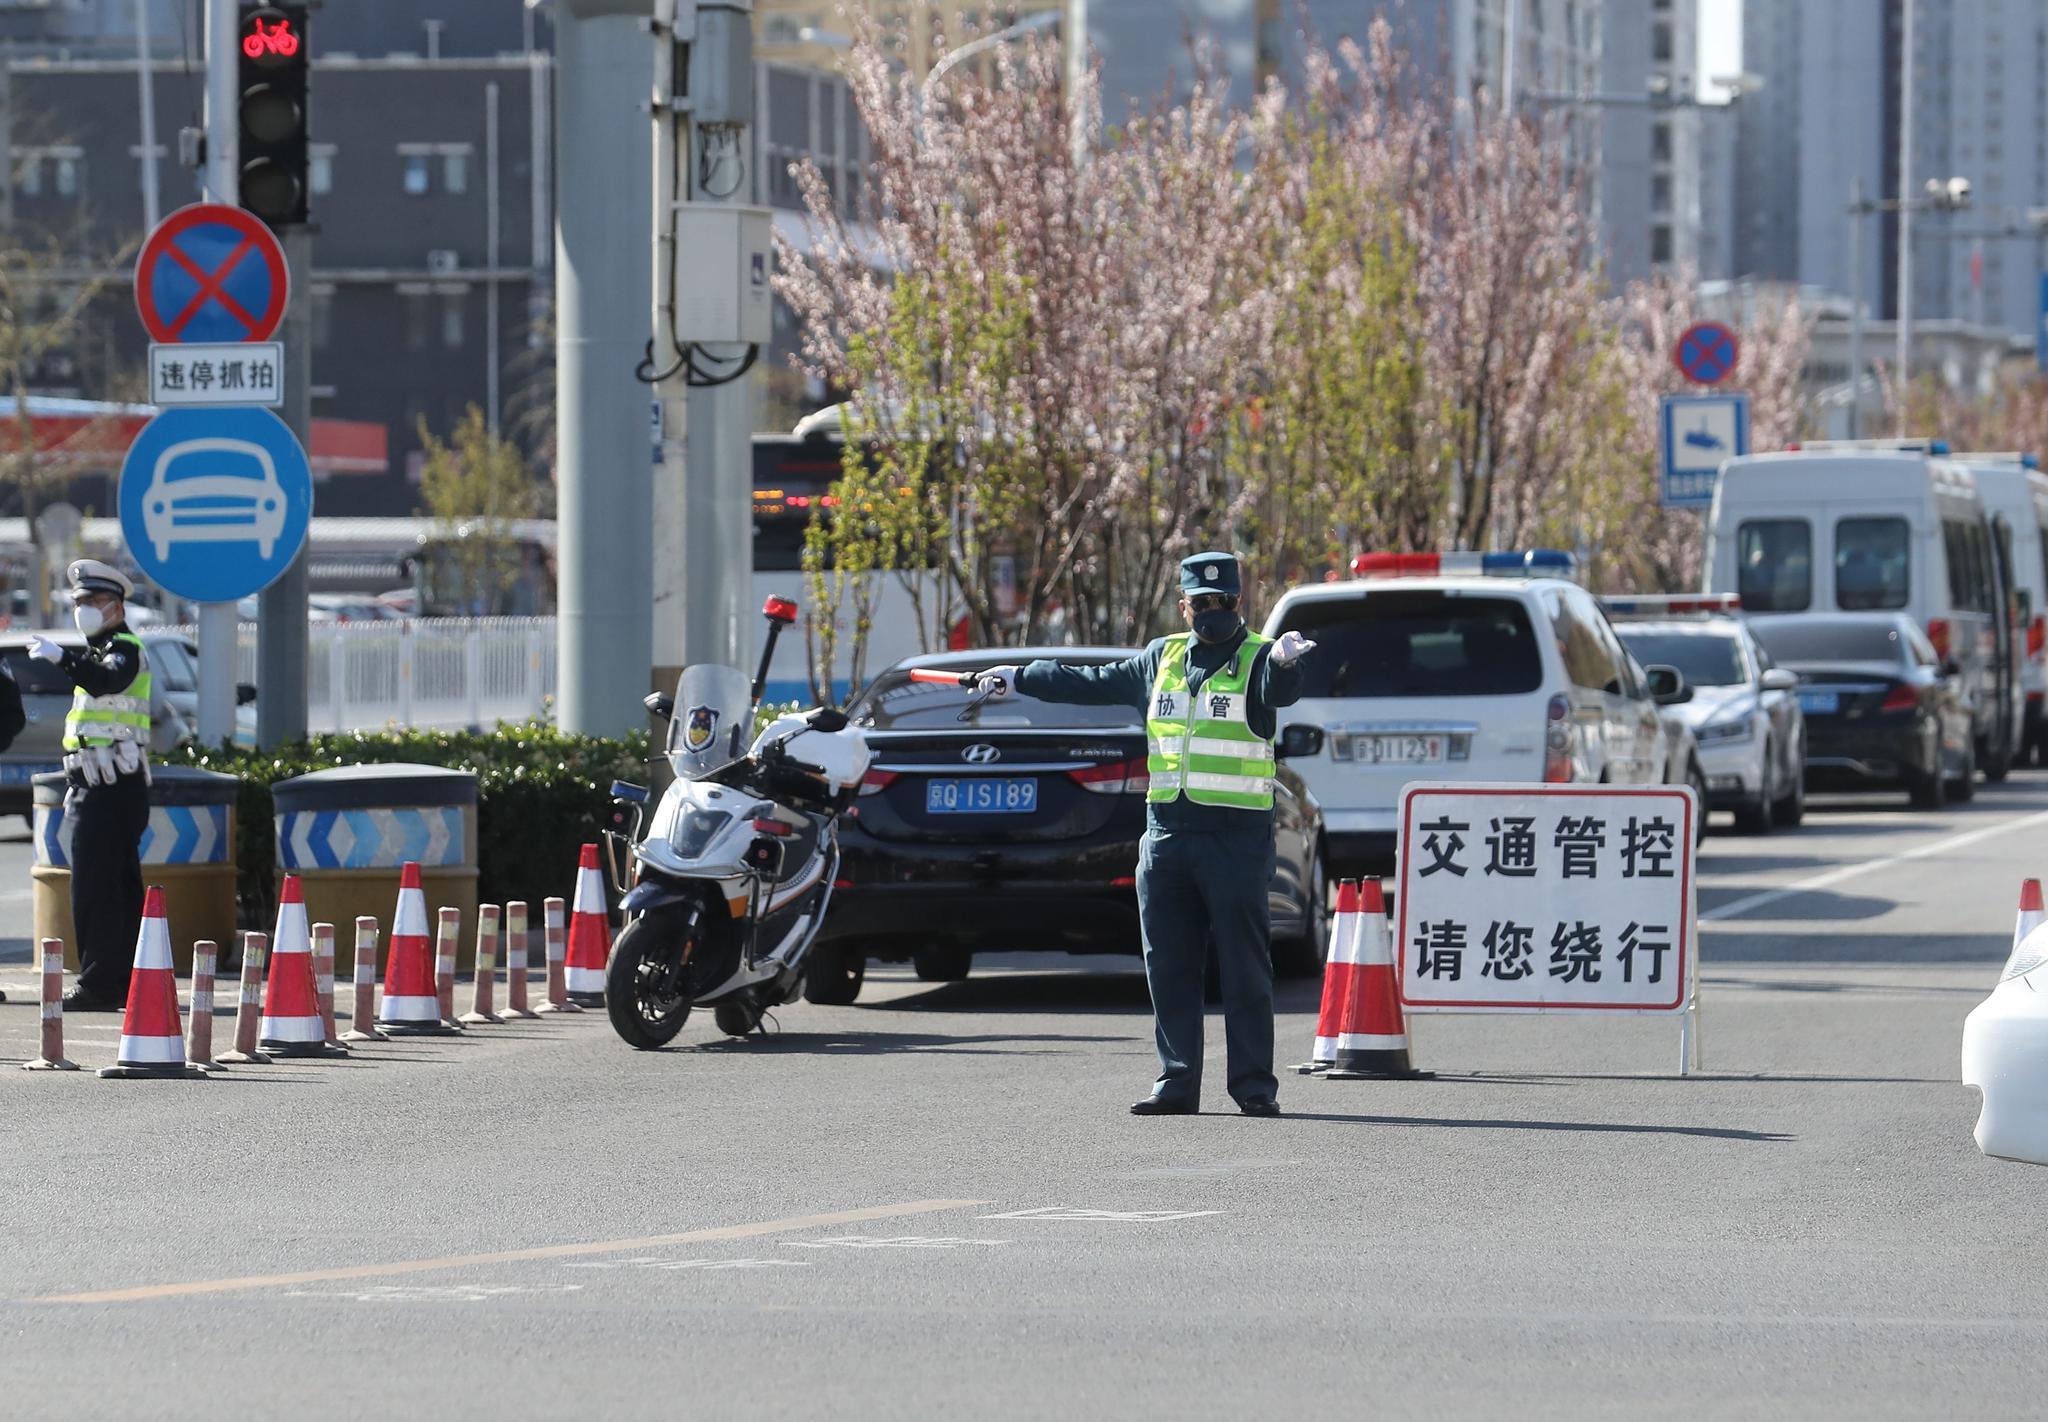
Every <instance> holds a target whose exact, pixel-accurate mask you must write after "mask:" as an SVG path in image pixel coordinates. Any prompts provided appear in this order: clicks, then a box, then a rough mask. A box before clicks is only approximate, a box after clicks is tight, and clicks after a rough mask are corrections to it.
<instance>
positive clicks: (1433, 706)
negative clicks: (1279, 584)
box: [1265, 549, 1687, 874]
mask: <svg viewBox="0 0 2048 1422" xmlns="http://www.w3.org/2000/svg"><path fill="white" fill-rule="evenodd" d="M1352 571H1353V572H1354V573H1356V574H1357V578H1356V580H1355V581H1352V582H1344V583H1322V584H1310V585H1307V586H1304V587H1297V588H1292V589H1289V590H1288V592H1287V593H1286V594H1285V595H1284V596H1283V597H1281V599H1280V601H1279V603H1278V604H1277V605H1276V606H1275V607H1274V608H1273V611H1272V615H1271V616H1269V617H1268V618H1267V619H1266V626H1265V632H1266V635H1267V636H1269V637H1277V636H1279V635H1280V634H1281V633H1282V632H1285V631H1290V630H1293V631H1299V632H1300V633H1302V635H1304V636H1306V637H1309V638H1311V639H1313V640H1314V641H1315V643H1316V650H1315V651H1314V652H1312V653H1311V654H1310V655H1309V657H1308V658H1307V660H1306V661H1304V662H1303V664H1302V666H1303V669H1304V674H1305V677H1306V684H1305V686H1304V689H1303V696H1302V699H1301V700H1300V701H1299V702H1297V703H1296V704H1295V705H1294V706H1292V707H1290V708H1287V709H1286V710H1283V711H1282V712H1281V715H1280V721H1281V725H1282V726H1283V727H1285V726H1287V725H1291V724H1301V723H1307V724H1313V725H1316V726H1319V727H1320V728H1321V729H1322V732H1323V745H1322V748H1321V749H1320V750H1319V751H1317V752H1316V753H1315V754H1314V755H1309V756H1292V757H1290V758H1289V761H1288V764H1289V765H1290V766H1291V767H1292V768H1293V769H1294V770H1295V771H1296V772H1297V773H1298V774H1299V775H1300V776H1301V777H1302V779H1303V780H1304V781H1306V782H1307V783H1308V787H1309V789H1310V791H1311V792H1312V793H1313V794H1314V795H1315V798H1316V800H1317V802H1318V803H1319V804H1321V806H1322V807H1323V820H1324V824H1325V826H1326V830H1327V840H1328V843H1329V846H1330V858H1331V869H1332V872H1335V873H1342V874H1386V873H1391V872H1392V871H1393V869H1394V854H1395V839H1396V830H1395V823H1396V815H1397V809H1398V802H1399V800H1400V795H1401V788H1402V787H1403V786H1404V785H1406V784H1408V783H1409V782H1410V781H1414V780H1474V781H1488V780H1500V781H1523V782H1529V781H1552V782H1585V783H1597V782H1601V781H1607V782H1612V783H1614V784H1636V785H1640V784H1656V783H1661V782H1664V781H1665V780H1666V779H1667V777H1668V778H1682V776H1683V769H1682V768H1680V769H1678V770H1677V771H1675V772H1674V770H1673V767H1672V764H1671V757H1670V756H1669V754H1668V750H1667V742H1666V739H1665V735H1664V729H1663V725H1662V723H1661V721H1660V719H1659V706H1660V703H1666V702H1676V701H1680V700H1682V699H1683V698H1684V697H1685V695H1686V690H1687V689H1686V686H1685V679H1684V677H1683V676H1682V675H1681V674H1680V673H1679V672H1678V671H1677V670H1676V669H1675V668H1673V667H1669V666H1662V665H1660V666H1653V667H1650V668H1649V670H1648V671H1647V672H1645V671H1644V670H1643V669H1642V668H1641V667H1639V666H1637V664H1636V660H1635V659H1634V658H1633V657H1631V656H1630V655H1629V653H1628V651H1627V649H1626V648H1624V647H1623V646H1622V644H1621V639H1620V638H1619V637H1617V636H1616V635H1615V631H1614V628H1613V627H1612V626H1611V625H1610V624H1609V622H1608V620H1607V615H1606V614H1605V613H1604V612H1602V611H1601V610H1600V605H1599V603H1598V602H1596V601H1595V600H1594V598H1593V597H1592V595H1591V594H1589V593H1588V592H1586V590H1585V589H1584V588H1581V587H1580V586H1579V585H1578V584H1577V583H1576V582H1574V581H1573V580H1572V579H1573V578H1574V577H1575V576H1576V573H1577V565H1576V561H1575V560H1574V559H1573V558H1572V557H1571V555H1570V554H1568V553H1561V552H1557V551H1554V550H1549V549H1537V550H1533V551H1529V552H1526V553H1442V554H1438V553H1367V554H1364V555H1362V556H1360V557H1359V558H1357V559H1355V560H1354V561H1353V563H1352Z"/></svg>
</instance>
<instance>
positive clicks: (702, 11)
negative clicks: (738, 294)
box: [645, 0, 796, 691]
mask: <svg viewBox="0 0 2048 1422" xmlns="http://www.w3.org/2000/svg"><path fill="white" fill-rule="evenodd" d="M752 8H753V7H752V0H694V3H693V0H663V4H662V5H661V7H660V8H659V10H658V12H657V16H658V17H657V22H656V35H655V38H656V43H657V46H658V49H657V53H656V58H655V66H656V86H655V94H654V104H653V109H654V134H653V142H654V158H655V161H654V168H653V171H654V183H655V192H654V203H653V207H652V212H653V220H654V243H653V246H654V278H653V301H652V307H653V324H654V347H653V353H652V356H651V357H650V359H651V361H652V366H653V368H652V370H651V371H647V372H645V373H646V374H649V375H652V376H658V377H659V379H657V380H656V381H655V384H654V402H653V407H652V414H653V420H654V427H653V431H652V433H653V435H654V456H655V461H656V464H657V469H656V473H655V481H654V627H653V640H652V642H651V644H650V649H651V652H652V656H651V658H650V663H649V665H650V668H651V670H650V674H649V681H650V684H651V689H653V690H657V691H668V690H672V689H673V688H674V686H675V679H676V674H677V673H678V672H679V671H680V670H681V669H682V668H683V667H685V666H688V665H689V664H691V663H692V662H718V663H723V664H725V665H728V666H736V667H740V668H742V669H744V670H751V667H750V666H749V665H748V664H749V662H750V660H751V658H750V655H749V653H750V650H751V643H752V639H751V637H750V636H749V635H748V633H749V627H748V613H749V612H750V611H751V610H752V609H751V606H750V604H751V603H752V602H753V586H754V505H753V490H754V451H753V436H754V418H753V387H752V384H751V383H750V382H749V381H748V380H747V379H746V376H745V372H746V371H747V369H748V368H749V367H750V366H751V365H752V363H753V361H754V360H755V358H756V357H757V356H758V354H759V350H758V348H757V347H748V346H731V345H710V346H707V345H702V344H692V342H693V341H702V340H703V339H704V337H703V335H702V333H701V332H700V331H698V330H694V329H689V328H688V327H687V326H685V327H684V328H682V329H678V326H677V324H676V322H677V318H678V315H679V310H678V306H679V298H680V304H681V308H682V312H683V313H687V312H688V310H689V309H690V307H691V305H692V303H691V301H690V300H689V297H690V296H691V295H693V294H694V293H695V290H696V289H697V288H698V287H699V286H704V287H710V286H711V285H712V284H714V283H720V282H723V283H728V284H730V283H736V282H737V281H738V280H739V279H740V278H739V274H738V272H737V271H736V270H735V269H734V268H732V267H727V268H724V269H723V270H719V269H717V268H715V267H711V266H710V265H709V262H708V255H707V254H705V253H701V252H687V253H686V252H684V251H682V250H680V249H679V245H678V244H679V238H678V235H677V230H678V222H679V219H680V218H681V217H682V216H684V215H686V212H687V209H688V208H691V207H697V206H700V205H733V206H751V205H752V202H753V196H754V182H755V176H756V175H755V173H754V170H753V164H752V162H751V161H750V157H751V154H752V152H753V146H752V145H751V144H750V143H749V142H748V141H747V131H748V129H749V128H751V127H752V124H753V117H754V62H753V15H752ZM664 30H665V31H666V33H664V32H663V31H664ZM763 277H764V279H765V272H764V273H763ZM679 286H680V287H683V288H685V289H684V290H682V291H679V289H678V288H679ZM685 319H686V320H687V316H686V315H685ZM791 591H796V590H795V589H792V590H791Z"/></svg>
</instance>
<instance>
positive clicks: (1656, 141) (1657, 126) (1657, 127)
mask: <svg viewBox="0 0 2048 1422" xmlns="http://www.w3.org/2000/svg"><path fill="white" fill-rule="evenodd" d="M1650 158H1651V160H1652V161H1653V162H1657V163H1669V162H1670V161H1671V122H1670V120H1668V119H1659V120H1657V122H1655V123H1653V124H1651V125H1650Z"/></svg>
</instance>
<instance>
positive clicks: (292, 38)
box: [242, 10, 299, 64]
mask: <svg viewBox="0 0 2048 1422" xmlns="http://www.w3.org/2000/svg"><path fill="white" fill-rule="evenodd" d="M264 13H265V12H262V11H258V12H257V13H256V14H254V15H251V16H250V17H249V28H248V30H247V31H246V32H245V33H244V34H243V35H242V53H244V54H246V55H248V56H249V58H251V59H253V60H255V61H256V62H257V63H259V64H260V63H263V62H264V61H266V60H268V61H272V62H278V61H282V60H286V59H290V58H292V57H293V56H295V55H297V54H298V52H299V36H298V32H297V31H295V30H293V29H292V22H291V21H290V19H288V18H287V17H285V16H284V15H280V14H278V13H277V12H276V11H274V10H273V11H270V12H268V13H269V15H270V16H271V18H270V20H269V22H268V23H265V19H264Z"/></svg>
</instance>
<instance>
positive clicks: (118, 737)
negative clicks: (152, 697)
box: [64, 632, 150, 751]
mask: <svg viewBox="0 0 2048 1422" xmlns="http://www.w3.org/2000/svg"><path fill="white" fill-rule="evenodd" d="M114 640H115V641H117V642H127V643H129V644H130V645H132V646H133V647H134V648H135V664H136V665H137V666H139V667H141V668H142V670H141V671H139V672H137V673H136V674H135V680H133V681H131V682H129V683H128V687H127V689H126V690H125V691H120V692H116V693H115V694H114V695H112V696H87V695H86V694H85V688H84V687H78V688H75V689H74V690H73V691H72V693H71V710H70V712H69V713H67V714H66V715H65V717H64V749H66V750H68V751H75V750H82V749H84V748H85V747H87V746H110V745H113V744H114V743H115V742H116V741H133V742H135V744H137V745H139V746H141V747H142V748H143V749H144V750H148V749H149V691H150V676H149V655H148V653H146V652H144V651H143V649H142V639H141V638H140V637H137V636H136V635H135V634H134V633H133V632H116V633H115V634H114Z"/></svg>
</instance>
